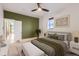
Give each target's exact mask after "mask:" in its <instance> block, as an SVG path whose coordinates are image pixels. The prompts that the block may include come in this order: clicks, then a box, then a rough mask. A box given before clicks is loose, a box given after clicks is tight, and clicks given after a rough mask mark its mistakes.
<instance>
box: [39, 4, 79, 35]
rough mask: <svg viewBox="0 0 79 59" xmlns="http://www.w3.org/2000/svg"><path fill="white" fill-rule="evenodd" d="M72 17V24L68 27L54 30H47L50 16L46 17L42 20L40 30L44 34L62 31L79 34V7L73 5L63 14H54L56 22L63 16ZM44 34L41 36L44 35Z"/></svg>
mask: <svg viewBox="0 0 79 59" xmlns="http://www.w3.org/2000/svg"><path fill="white" fill-rule="evenodd" d="M67 15H69V16H70V24H69V26H68V27H55V28H54V29H50V30H48V29H47V22H48V19H49V17H50V15H45V16H44V17H42V18H40V28H41V30H42V31H43V33H46V32H47V31H61V32H79V6H78V5H72V6H69V7H67V8H66V9H64V10H63V11H62V12H59V13H57V14H52V16H53V17H54V20H55V19H57V18H60V17H63V16H67ZM43 33H42V34H41V35H43Z"/></svg>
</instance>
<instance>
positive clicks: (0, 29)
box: [0, 4, 3, 36]
mask: <svg viewBox="0 0 79 59" xmlns="http://www.w3.org/2000/svg"><path fill="white" fill-rule="evenodd" d="M2 34H3V8H2V6H1V4H0V36H1V35H2Z"/></svg>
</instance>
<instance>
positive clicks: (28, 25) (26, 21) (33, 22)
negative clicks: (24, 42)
mask: <svg viewBox="0 0 79 59" xmlns="http://www.w3.org/2000/svg"><path fill="white" fill-rule="evenodd" d="M4 18H8V19H14V20H18V21H22V38H23V39H25V38H31V37H35V36H36V34H35V30H36V29H37V28H39V19H38V18H35V17H30V16H25V15H21V14H17V13H13V12H10V11H4Z"/></svg>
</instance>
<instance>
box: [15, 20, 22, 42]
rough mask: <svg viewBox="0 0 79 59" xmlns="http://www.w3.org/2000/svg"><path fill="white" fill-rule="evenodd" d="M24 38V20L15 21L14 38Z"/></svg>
mask: <svg viewBox="0 0 79 59" xmlns="http://www.w3.org/2000/svg"><path fill="white" fill-rule="evenodd" d="M21 39H22V21H16V20H15V21H14V40H15V41H17V40H21Z"/></svg>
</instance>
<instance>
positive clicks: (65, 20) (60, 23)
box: [55, 16, 70, 27]
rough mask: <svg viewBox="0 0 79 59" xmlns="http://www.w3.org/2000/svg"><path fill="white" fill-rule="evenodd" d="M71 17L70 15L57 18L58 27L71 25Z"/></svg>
mask: <svg viewBox="0 0 79 59" xmlns="http://www.w3.org/2000/svg"><path fill="white" fill-rule="evenodd" d="M69 18H70V16H64V17H61V18H58V19H56V21H55V26H56V27H67V26H69Z"/></svg>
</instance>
